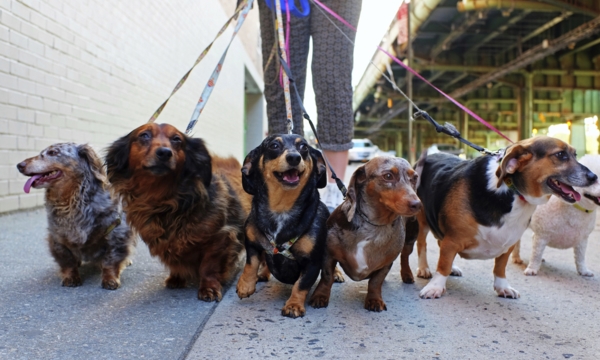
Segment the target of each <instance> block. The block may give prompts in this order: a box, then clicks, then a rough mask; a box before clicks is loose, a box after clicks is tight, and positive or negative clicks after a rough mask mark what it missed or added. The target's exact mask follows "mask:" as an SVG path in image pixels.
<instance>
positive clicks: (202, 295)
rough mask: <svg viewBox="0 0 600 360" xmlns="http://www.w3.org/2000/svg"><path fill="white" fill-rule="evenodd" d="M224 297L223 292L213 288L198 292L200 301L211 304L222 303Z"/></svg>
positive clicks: (201, 289)
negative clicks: (214, 302)
mask: <svg viewBox="0 0 600 360" xmlns="http://www.w3.org/2000/svg"><path fill="white" fill-rule="evenodd" d="M222 298H223V296H222V295H221V291H220V290H219V289H213V288H209V287H206V288H200V289H199V290H198V300H202V301H206V302H211V301H217V302H218V301H221V299H222Z"/></svg>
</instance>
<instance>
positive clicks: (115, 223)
mask: <svg viewBox="0 0 600 360" xmlns="http://www.w3.org/2000/svg"><path fill="white" fill-rule="evenodd" d="M119 225H121V214H117V218H116V219H115V220H114V221H113V222H112V223H110V225H109V226H108V228H107V229H106V232H105V233H104V236H106V235H108V234H110V233H111V232H112V231H113V230H114V229H115V228H116V227H117V226H119Z"/></svg>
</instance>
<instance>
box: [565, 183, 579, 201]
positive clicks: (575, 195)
mask: <svg viewBox="0 0 600 360" xmlns="http://www.w3.org/2000/svg"><path fill="white" fill-rule="evenodd" d="M560 188H561V189H562V191H563V192H564V193H565V194H572V195H573V198H574V199H575V201H579V200H581V194H579V193H578V192H577V191H575V190H573V188H572V187H570V186H567V185H565V184H563V183H560Z"/></svg>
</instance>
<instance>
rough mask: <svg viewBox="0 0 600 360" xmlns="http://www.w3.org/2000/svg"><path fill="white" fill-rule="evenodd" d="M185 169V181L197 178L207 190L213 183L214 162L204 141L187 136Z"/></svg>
mask: <svg viewBox="0 0 600 360" xmlns="http://www.w3.org/2000/svg"><path fill="white" fill-rule="evenodd" d="M183 169H184V170H183V178H184V179H185V178H186V177H190V176H191V177H197V178H200V179H201V180H202V184H204V187H205V188H208V187H209V185H210V182H211V181H212V162H211V157H210V154H209V152H208V149H207V148H206V146H205V145H204V141H202V139H200V138H191V137H187V136H186V139H185V163H184V165H183Z"/></svg>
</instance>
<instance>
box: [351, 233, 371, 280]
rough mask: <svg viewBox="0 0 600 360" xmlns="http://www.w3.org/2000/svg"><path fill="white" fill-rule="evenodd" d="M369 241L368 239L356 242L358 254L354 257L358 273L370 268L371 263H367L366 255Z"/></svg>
mask: <svg viewBox="0 0 600 360" xmlns="http://www.w3.org/2000/svg"><path fill="white" fill-rule="evenodd" d="M368 243H369V241H368V240H363V241H361V242H359V243H358V244H356V254H355V255H354V258H355V259H356V273H357V274H362V273H364V272H367V271H368V270H369V264H367V258H366V256H365V246H366V245H367V244H368Z"/></svg>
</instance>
